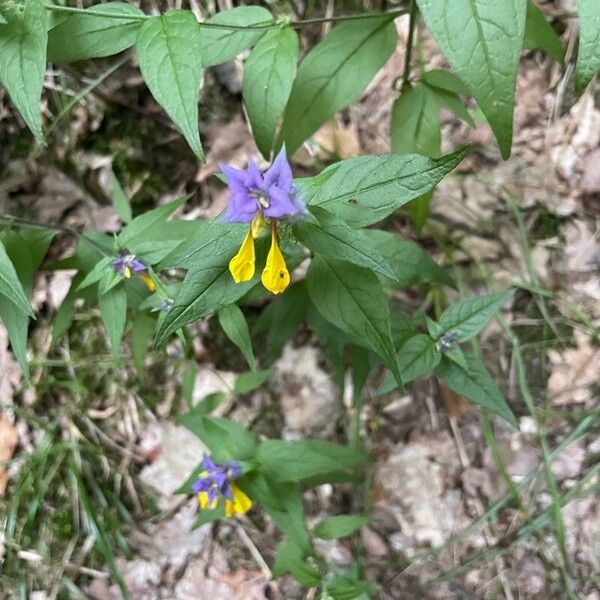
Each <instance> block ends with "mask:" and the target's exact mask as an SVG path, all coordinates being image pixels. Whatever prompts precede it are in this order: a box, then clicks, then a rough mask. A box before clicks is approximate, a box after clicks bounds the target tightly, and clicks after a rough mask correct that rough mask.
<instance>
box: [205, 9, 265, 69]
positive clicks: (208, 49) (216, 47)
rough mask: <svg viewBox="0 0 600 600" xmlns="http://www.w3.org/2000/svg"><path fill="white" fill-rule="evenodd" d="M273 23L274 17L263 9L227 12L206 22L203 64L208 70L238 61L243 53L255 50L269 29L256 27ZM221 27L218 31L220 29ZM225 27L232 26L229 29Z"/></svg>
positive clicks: (220, 13) (218, 14)
mask: <svg viewBox="0 0 600 600" xmlns="http://www.w3.org/2000/svg"><path fill="white" fill-rule="evenodd" d="M272 22H273V15H272V14H271V13H270V12H269V11H268V10H267V9H266V8H262V7H261V6H238V7H236V8H232V9H231V10H224V11H222V12H219V13H217V14H216V15H215V16H214V17H211V18H210V19H207V21H206V24H207V25H213V27H210V26H206V27H203V28H202V36H201V39H200V60H201V61H202V65H203V66H205V67H212V66H214V65H219V64H221V63H224V62H227V61H228V60H231V59H232V58H235V57H236V56H237V55H238V54H239V53H240V52H242V51H244V50H246V49H247V48H250V47H251V46H253V45H254V44H255V43H256V42H257V41H258V40H259V39H260V38H261V37H262V36H263V35H264V34H265V33H266V32H267V29H265V28H260V27H253V26H256V25H266V24H269V23H272ZM217 25H218V27H217ZM225 25H233V26H234V28H232V29H228V28H227V27H225Z"/></svg>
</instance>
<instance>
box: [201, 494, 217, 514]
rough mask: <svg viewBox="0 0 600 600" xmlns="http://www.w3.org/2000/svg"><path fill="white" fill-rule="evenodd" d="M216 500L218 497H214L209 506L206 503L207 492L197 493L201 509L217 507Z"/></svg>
mask: <svg viewBox="0 0 600 600" xmlns="http://www.w3.org/2000/svg"><path fill="white" fill-rule="evenodd" d="M217 500H218V498H214V500H213V501H212V502H211V504H210V506H209V504H208V493H207V492H199V493H198V504H200V508H201V509H202V510H205V509H207V508H208V510H213V509H215V508H217Z"/></svg>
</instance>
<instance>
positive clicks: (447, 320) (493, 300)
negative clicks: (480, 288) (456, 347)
mask: <svg viewBox="0 0 600 600" xmlns="http://www.w3.org/2000/svg"><path fill="white" fill-rule="evenodd" d="M513 294H514V290H513V289H509V290H507V291H506V292H501V293H498V294H486V295H485V296H479V297H478V298H467V299H466V300H461V301H460V302H457V303H456V304H453V305H452V306H449V307H448V308H447V309H446V310H445V311H444V312H443V313H442V315H441V316H440V318H439V320H438V323H437V325H438V326H439V327H440V329H441V330H442V331H443V332H444V333H447V334H449V333H453V334H455V336H456V341H457V342H465V341H467V340H470V339H471V338H472V337H474V336H475V335H477V334H478V333H479V332H480V331H481V330H482V329H483V328H484V327H485V326H486V325H487V324H488V323H489V322H490V321H491V319H492V318H493V317H494V315H495V314H496V313H498V312H499V311H500V309H501V308H502V306H503V305H504V304H505V303H506V301H507V300H508V299H509V298H510V297H511V296H512V295H513Z"/></svg>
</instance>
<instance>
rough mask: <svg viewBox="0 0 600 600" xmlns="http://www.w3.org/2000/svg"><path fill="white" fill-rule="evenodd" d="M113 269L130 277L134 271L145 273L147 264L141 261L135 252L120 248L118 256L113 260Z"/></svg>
mask: <svg viewBox="0 0 600 600" xmlns="http://www.w3.org/2000/svg"><path fill="white" fill-rule="evenodd" d="M112 266H113V269H114V270H115V271H116V272H117V273H118V274H119V275H121V276H123V277H126V278H127V279H129V278H130V277H131V275H132V273H143V272H144V271H146V270H147V267H146V265H145V264H144V263H143V262H141V261H139V260H138V259H137V258H136V257H135V254H132V253H131V252H129V250H120V251H119V253H118V254H117V258H115V260H113V263H112Z"/></svg>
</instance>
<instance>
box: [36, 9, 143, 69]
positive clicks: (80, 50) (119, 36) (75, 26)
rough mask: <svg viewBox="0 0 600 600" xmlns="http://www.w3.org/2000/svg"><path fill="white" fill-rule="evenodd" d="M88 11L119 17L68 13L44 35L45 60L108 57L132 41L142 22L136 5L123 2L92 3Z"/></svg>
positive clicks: (127, 46) (124, 48)
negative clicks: (45, 44)
mask: <svg viewBox="0 0 600 600" xmlns="http://www.w3.org/2000/svg"><path fill="white" fill-rule="evenodd" d="M90 10H91V11H92V12H94V13H104V12H105V13H110V14H118V15H123V18H121V19H115V18H114V17H102V16H98V15H96V14H93V15H92V14H89V15H86V14H83V13H78V14H72V15H69V16H68V17H67V18H66V19H65V20H64V21H62V22H61V23H59V24H58V25H57V26H56V27H54V28H52V29H51V30H50V32H49V34H48V60H50V61H54V62H72V61H76V60H86V59H88V58H100V57H104V56H112V55H113V54H118V53H119V52H122V51H123V50H126V49H127V48H130V47H131V46H133V44H135V40H136V38H137V35H138V32H139V30H140V28H141V26H142V23H143V22H144V21H143V20H142V19H140V18H139V17H141V16H143V15H144V13H143V12H142V11H141V10H140V9H139V8H138V7H137V6H133V5H132V4H127V3H126V2H107V3H105V4H95V5H94V6H92V7H91V9H90ZM127 17H132V18H130V19H128V18H127ZM136 17H137V18H136Z"/></svg>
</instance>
